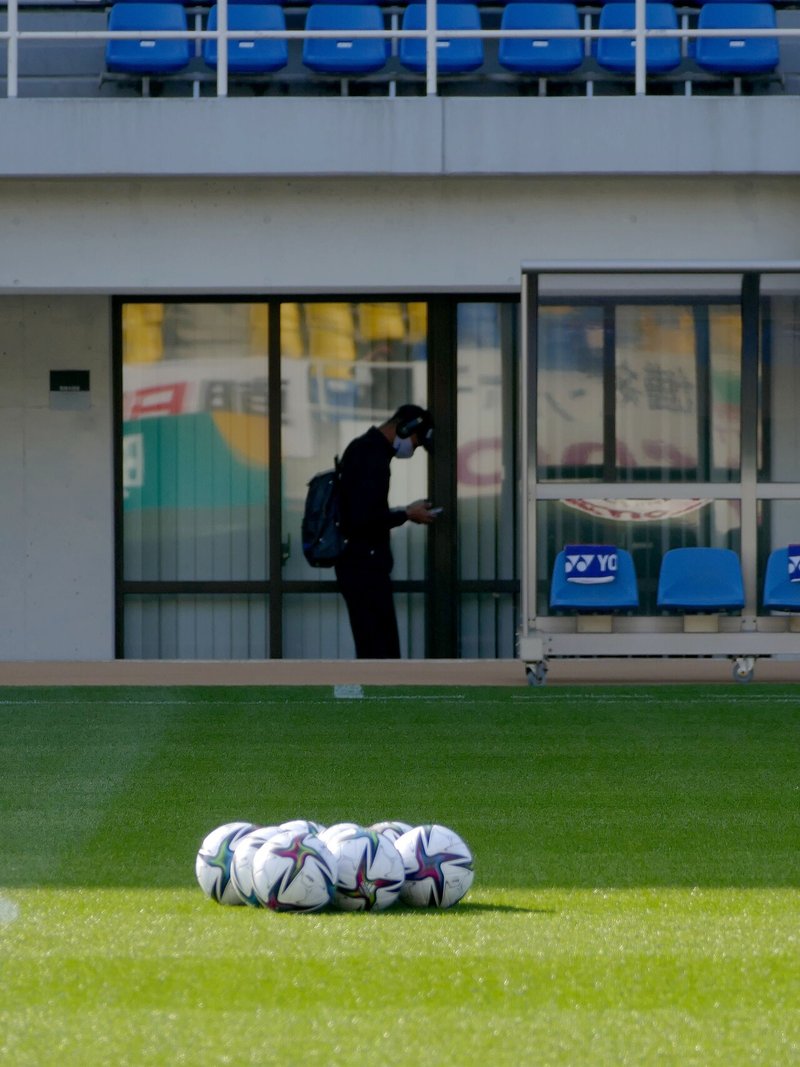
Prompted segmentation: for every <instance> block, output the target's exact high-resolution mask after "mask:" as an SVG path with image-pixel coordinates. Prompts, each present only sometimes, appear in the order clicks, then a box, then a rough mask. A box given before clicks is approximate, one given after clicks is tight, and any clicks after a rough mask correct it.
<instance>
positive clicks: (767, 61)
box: [695, 2, 780, 75]
mask: <svg viewBox="0 0 800 1067" xmlns="http://www.w3.org/2000/svg"><path fill="white" fill-rule="evenodd" d="M776 25H777V23H776V19H775V9H774V7H773V6H772V4H768V3H714V2H712V3H706V4H704V5H703V6H702V8H701V9H700V16H699V18H698V20H697V28H698V29H700V30H726V29H730V30H733V31H734V35H733V36H732V37H698V38H697V44H696V46H695V59H696V61H697V65H698V66H699V67H702V68H703V70H707V71H709V72H711V73H713V74H732V75H747V74H769V73H771V72H772V71H773V70H775V68H776V67H777V66H778V62H779V60H780V51H779V47H778V38H777V37H737V36H736V35H735V31H736V30H737V29H759V30H772V29H775V28H776Z"/></svg>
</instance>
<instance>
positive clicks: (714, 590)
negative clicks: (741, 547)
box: [657, 548, 744, 612]
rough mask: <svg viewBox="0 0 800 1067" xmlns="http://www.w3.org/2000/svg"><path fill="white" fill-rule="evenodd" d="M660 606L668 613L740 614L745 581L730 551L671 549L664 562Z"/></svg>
mask: <svg viewBox="0 0 800 1067" xmlns="http://www.w3.org/2000/svg"><path fill="white" fill-rule="evenodd" d="M657 603H658V606H659V608H661V609H663V610H666V611H684V612H718V611H741V609H742V608H743V607H744V581H743V579H742V566H741V564H740V562H739V557H738V556H737V555H736V553H735V552H733V551H731V549H729V548H672V549H670V551H669V552H667V553H666V554H665V555H664V558H663V560H662V561H661V572H660V574H659V576H658V594H657Z"/></svg>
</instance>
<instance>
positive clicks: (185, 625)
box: [125, 593, 270, 660]
mask: <svg viewBox="0 0 800 1067" xmlns="http://www.w3.org/2000/svg"><path fill="white" fill-rule="evenodd" d="M269 654H270V653H269V625H268V607H267V601H266V598H265V597H263V596H225V595H222V594H215V595H213V596H200V595H198V596H192V595H183V594H182V595H180V596H173V595H169V594H166V593H165V594H159V595H158V596H138V595H128V596H126V597H125V657H126V658H128V659H182V660H195V659H198V660H216V659H220V660H228V659H231V660H245V659H264V658H265V657H269Z"/></svg>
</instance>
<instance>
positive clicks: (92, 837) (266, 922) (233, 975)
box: [0, 685, 800, 1067]
mask: <svg viewBox="0 0 800 1067" xmlns="http://www.w3.org/2000/svg"><path fill="white" fill-rule="evenodd" d="M799 754H800V689H799V688H797V687H778V686H760V685H751V686H747V687H743V686H735V687H734V686H731V687H727V686H726V687H720V686H717V687H707V688H704V687H699V686H697V687H692V686H678V687H664V688H656V687H651V688H646V689H635V688H624V689H623V688H619V689H617V688H603V689H589V688H586V689H577V688H575V689H571V688H570V689H567V688H560V689H556V688H552V689H547V688H545V689H530V690H529V689H526V688H522V687H521V688H520V689H518V690H517V689H513V688H512V689H464V690H456V689H431V690H419V689H409V690H406V691H398V690H396V689H394V690H381V689H367V690H366V695H365V697H364V699H362V700H342V699H334V697H333V693H332V690H331V689H330V688H314V689H312V688H309V689H253V688H240V689H218V688H215V689H193V688H184V689H177V688H172V689H146V690H143V689H139V688H137V689H87V690H79V689H60V690H46V689H23V690H12V689H4V690H0V828H2V848H1V850H0V856H2V861H1V862H0V1063H3V1064H5V1063H9V1064H11V1065H14V1067H17V1065H20V1067H22V1065H27V1064H30V1065H32V1067H39V1065H43V1064H49V1063H53V1064H56V1063H58V1064H64V1065H69V1064H73V1063H74V1064H104V1065H105V1064H115V1065H123V1064H131V1065H139V1064H165V1065H172V1064H182V1063H185V1064H201V1063H203V1064H205V1063H209V1064H217V1063H219V1064H223V1063H230V1064H234V1065H238V1064H251V1063H252V1064H272V1063H283V1064H305V1063H331V1062H334V1061H335V1062H338V1063H343V1064H344V1063H351V1062H361V1063H362V1064H364V1065H371V1064H376V1063H380V1064H382V1063H389V1062H394V1060H401V1059H402V1060H406V1061H412V1062H426V1063H427V1062H431V1063H435V1064H437V1065H449V1064H477V1063H480V1064H499V1065H505V1064H508V1065H517V1064H536V1065H540V1064H541V1065H548V1064H554V1065H556V1064H558V1065H562V1064H563V1065H574V1064H592V1065H595V1064H596V1065H600V1067H602V1065H605V1064H609V1065H616V1064H628V1063H629V1064H651V1063H652V1064H676V1065H678V1064H681V1065H682V1064H698V1065H701V1064H707V1063H720V1064H731V1065H734V1067H737V1065H739V1064H754V1065H755V1064H759V1065H764V1064H783V1063H786V1064H793V1063H795V1062H798V1060H800V1007H799V1006H800V891H798V887H800V850H799V849H798V843H799V842H800V773H799V772H800V759H798V755H799ZM295 817H308V818H314V819H318V820H320V821H322V822H335V821H341V820H345V819H353V820H356V821H360V822H372V821H376V820H378V819H384V818H400V819H404V820H406V821H408V822H414V823H416V822H423V821H425V822H427V821H432V820H436V821H439V822H443V823H445V824H447V825H450V826H452V827H453V828H454V829H456V830H457V831H458V832H459V833H461V834H462V836H463V837H464V838H465V839H466V840H467V841H468V842H469V843H470V845H471V846H472V848H473V851H474V853H475V858H476V877H475V885H474V887H473V890H472V891H471V892H470V894H469V895H468V896H467V898H466V899H465V900H464V901H462V903H461V904H459V905H458V906H457V907H455V908H453V909H451V910H450V911H446V912H429V911H415V910H411V909H400V908H397V909H392V910H390V911H388V912H386V913H383V914H380V915H360V914H356V915H353V914H340V913H335V912H331V913H322V914H319V915H313V916H297V915H274V914H272V913H270V912H267V911H256V910H253V909H245V908H224V907H220V906H218V905H215V904H213V903H211V902H209V901H207V900H206V899H205V898H204V897H203V895H202V893H201V892H200V890H199V888H198V887H197V886H196V884H195V882H194V872H193V868H194V856H195V852H196V850H197V846H198V844H199V841H200V840H201V838H202V837H203V836H204V834H205V833H206V832H207V831H208V830H210V829H212V828H213V827H214V826H216V825H218V824H219V823H222V822H227V821H229V820H231V819H239V818H242V819H249V820H251V821H254V822H259V823H267V822H279V821H282V820H284V819H289V818H295Z"/></svg>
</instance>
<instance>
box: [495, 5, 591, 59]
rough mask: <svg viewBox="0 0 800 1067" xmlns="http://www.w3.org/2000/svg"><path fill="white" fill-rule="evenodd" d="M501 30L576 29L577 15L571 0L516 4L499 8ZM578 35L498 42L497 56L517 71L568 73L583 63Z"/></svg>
mask: <svg viewBox="0 0 800 1067" xmlns="http://www.w3.org/2000/svg"><path fill="white" fill-rule="evenodd" d="M500 28H501V29H503V30H527V29H531V30H571V29H573V28H574V29H575V30H578V29H579V28H580V17H579V15H578V9H577V7H576V6H575V5H574V4H572V3H518V2H516V0H511V3H509V4H508V5H507V6H506V8H505V9H504V11H503V18H502V22H501V25H500ZM583 55H584V52H583V41H582V40H581V38H580V37H550V38H546V37H535V36H534V37H516V38H509V39H507V40H501V41H500V47H499V50H498V59H499V61H500V65H501V66H503V67H505V68H506V70H512V71H514V72H515V73H518V74H534V75H539V76H544V75H547V74H568V73H569V72H570V71H573V70H577V68H578V67H579V66H580V65H581V64H582V63H583Z"/></svg>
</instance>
